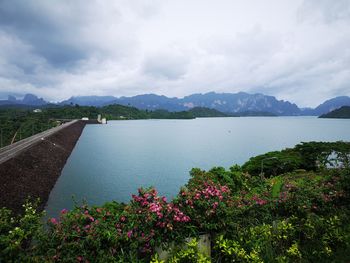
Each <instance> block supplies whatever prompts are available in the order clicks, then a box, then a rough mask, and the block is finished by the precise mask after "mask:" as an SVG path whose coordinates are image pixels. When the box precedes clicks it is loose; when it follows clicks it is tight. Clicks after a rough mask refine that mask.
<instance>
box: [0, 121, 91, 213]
mask: <svg viewBox="0 0 350 263" xmlns="http://www.w3.org/2000/svg"><path fill="white" fill-rule="evenodd" d="M85 125H86V123H84V122H83V121H78V122H76V123H74V124H72V125H70V126H68V127H65V128H64V129H61V130H59V131H57V132H56V133H54V134H52V135H50V136H49V137H46V138H45V139H44V140H41V141H39V142H37V143H36V144H34V145H33V146H32V147H30V148H28V149H26V150H25V151H23V152H21V153H19V154H18V155H16V156H15V157H13V158H11V159H9V160H7V161H5V162H4V163H1V164H0V207H7V208H9V209H11V210H13V211H14V212H15V213H21V211H22V204H23V203H24V202H25V200H26V199H27V198H28V197H30V198H32V199H33V198H40V209H44V206H45V204H46V202H47V200H48V198H49V194H50V191H51V190H52V188H53V186H54V185H55V183H56V180H57V179H58V177H59V176H60V174H61V171H62V169H63V167H64V165H65V163H66V161H67V159H68V157H69V155H70V154H71V152H72V150H73V148H74V146H75V144H76V142H77V141H78V139H79V137H80V135H81V133H82V131H83V129H84V126H85Z"/></svg>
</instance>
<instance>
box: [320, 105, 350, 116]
mask: <svg viewBox="0 0 350 263" xmlns="http://www.w3.org/2000/svg"><path fill="white" fill-rule="evenodd" d="M319 118H332V119H350V106H343V107H340V108H339V109H336V110H333V111H331V112H328V113H326V114H322V115H321V116H319Z"/></svg>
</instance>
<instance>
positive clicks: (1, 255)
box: [0, 201, 43, 262]
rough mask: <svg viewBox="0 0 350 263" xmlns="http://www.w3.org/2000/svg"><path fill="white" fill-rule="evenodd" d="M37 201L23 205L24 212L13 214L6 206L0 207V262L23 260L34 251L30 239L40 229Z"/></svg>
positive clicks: (40, 215)
mask: <svg viewBox="0 0 350 263" xmlns="http://www.w3.org/2000/svg"><path fill="white" fill-rule="evenodd" d="M37 204H38V201H36V202H29V201H28V202H27V203H26V204H24V205H23V207H24V214H23V215H21V216H13V215H12V213H11V211H9V210H8V209H6V208H1V209H0V262H24V261H28V259H30V258H32V256H33V255H34V253H36V250H35V249H36V247H35V246H33V245H32V244H31V241H32V240H33V239H34V238H35V237H37V236H38V235H39V232H40V231H41V229H42V223H41V217H42V216H43V213H37V211H36V208H37Z"/></svg>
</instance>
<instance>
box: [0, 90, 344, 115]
mask: <svg viewBox="0 0 350 263" xmlns="http://www.w3.org/2000/svg"><path fill="white" fill-rule="evenodd" d="M46 104H48V102H46V101H44V100H43V99H42V98H38V97H37V96H35V95H33V94H26V95H25V96H24V98H23V99H22V100H19V99H16V98H15V97H13V96H9V98H8V100H2V101H0V105H30V106H44V105H46ZM75 104H78V105H81V106H97V107H100V106H105V105H110V104H120V105H126V106H134V107H136V108H139V109H144V110H156V109H164V110H168V111H183V110H189V109H191V108H194V107H206V108H211V109H216V110H218V111H221V112H225V113H240V112H257V113H258V112H265V113H271V114H274V115H278V116H299V115H317V116H318V115H321V114H325V113H328V112H330V111H332V110H334V109H337V108H340V107H341V106H350V97H348V96H340V97H335V98H332V99H329V100H327V101H325V102H324V103H322V104H320V105H319V106H317V107H316V108H314V109H312V108H299V107H298V106H297V105H296V104H294V103H291V102H289V101H284V100H277V99H276V98H275V97H274V96H268V95H264V94H260V93H257V94H249V93H245V92H239V93H215V92H209V93H205V94H192V95H189V96H185V97H184V98H169V97H166V96H162V95H155V94H144V95H137V96H132V97H120V98H117V97H113V96H78V97H71V98H69V99H68V100H64V101H62V102H59V103H57V105H75Z"/></svg>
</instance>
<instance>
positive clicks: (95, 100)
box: [60, 96, 116, 107]
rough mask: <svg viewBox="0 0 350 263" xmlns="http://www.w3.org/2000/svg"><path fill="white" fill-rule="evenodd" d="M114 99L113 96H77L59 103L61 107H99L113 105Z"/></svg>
mask: <svg viewBox="0 0 350 263" xmlns="http://www.w3.org/2000/svg"><path fill="white" fill-rule="evenodd" d="M114 100H116V97H113V96H78V97H70V98H69V99H68V100H64V101H62V102H60V104H61V105H75V104H78V105H80V106H95V107H101V106H104V105H109V104H115V103H114V102H113V101H114Z"/></svg>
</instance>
